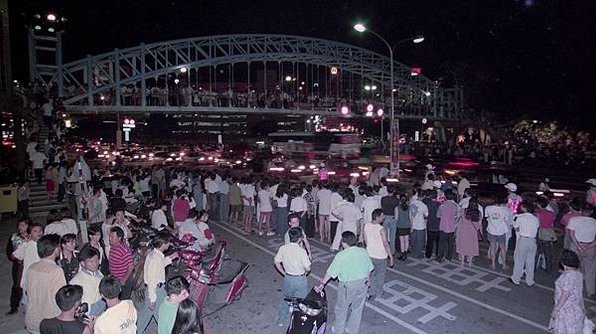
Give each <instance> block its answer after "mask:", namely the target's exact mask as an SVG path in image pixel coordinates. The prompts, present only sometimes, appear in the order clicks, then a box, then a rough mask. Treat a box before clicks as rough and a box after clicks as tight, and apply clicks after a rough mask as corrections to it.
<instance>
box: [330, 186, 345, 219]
mask: <svg viewBox="0 0 596 334" xmlns="http://www.w3.org/2000/svg"><path fill="white" fill-rule="evenodd" d="M343 201H344V199H343V197H341V195H340V194H339V193H336V192H333V193H331V212H333V210H335V208H337V207H338V206H340V205H341V204H342V202H343ZM329 221H332V222H338V221H339V219H337V218H335V216H334V215H331V216H329Z"/></svg>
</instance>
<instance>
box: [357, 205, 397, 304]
mask: <svg viewBox="0 0 596 334" xmlns="http://www.w3.org/2000/svg"><path fill="white" fill-rule="evenodd" d="M384 220H385V215H384V214H383V209H376V210H374V211H373V213H372V220H371V222H370V224H366V225H364V242H365V244H366V251H367V252H368V255H369V256H370V258H371V260H372V263H373V266H374V270H373V271H372V273H371V275H370V289H369V291H368V299H369V300H372V299H375V298H376V297H377V296H381V295H382V293H383V284H384V283H385V273H386V272H387V258H388V257H389V266H390V267H393V265H394V264H395V260H394V259H393V254H392V253H391V248H390V247H389V241H388V240H387V232H386V231H385V228H384V227H383V225H382V224H383V221H384Z"/></svg>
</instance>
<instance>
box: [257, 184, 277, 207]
mask: <svg viewBox="0 0 596 334" xmlns="http://www.w3.org/2000/svg"><path fill="white" fill-rule="evenodd" d="M258 196H259V208H260V211H261V212H271V211H273V207H272V206H271V193H270V192H269V190H265V189H261V190H259V193H258Z"/></svg>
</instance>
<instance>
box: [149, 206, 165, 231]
mask: <svg viewBox="0 0 596 334" xmlns="http://www.w3.org/2000/svg"><path fill="white" fill-rule="evenodd" d="M164 226H168V218H167V217H166V214H165V213H164V212H163V211H162V210H161V209H156V210H153V213H152V214H151V227H153V228H154V229H157V230H161V229H162V228H163V227H164Z"/></svg>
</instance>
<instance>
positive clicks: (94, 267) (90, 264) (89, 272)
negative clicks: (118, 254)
mask: <svg viewBox="0 0 596 334" xmlns="http://www.w3.org/2000/svg"><path fill="white" fill-rule="evenodd" d="M99 255H100V253H99V251H98V250H97V249H95V248H94V247H93V246H91V245H86V246H84V247H83V248H82V249H81V251H80V252H79V262H80V263H81V270H79V272H78V273H77V274H76V275H75V276H74V277H73V278H72V280H71V281H70V284H73V285H74V284H76V285H80V286H82V287H83V296H82V299H83V303H87V305H88V306H89V313H88V315H89V316H92V317H95V316H98V315H99V314H101V313H102V312H103V311H104V310H105V308H106V307H105V303H104V302H103V300H102V299H101V295H100V294H99V282H101V279H102V278H103V274H102V273H101V271H99Z"/></svg>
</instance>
